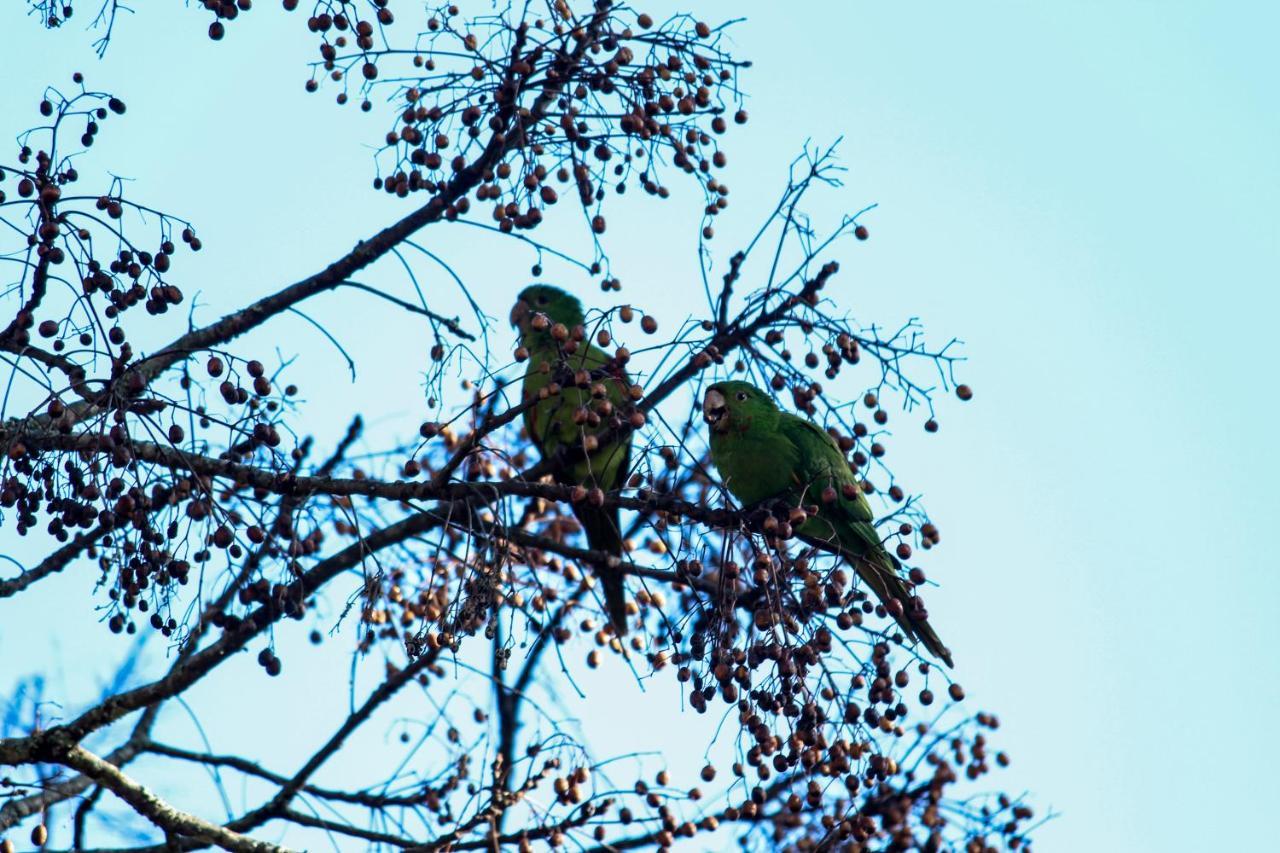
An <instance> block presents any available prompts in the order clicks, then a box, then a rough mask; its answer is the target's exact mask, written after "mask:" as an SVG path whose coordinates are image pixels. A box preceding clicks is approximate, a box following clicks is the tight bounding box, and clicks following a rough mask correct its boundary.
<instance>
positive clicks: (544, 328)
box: [511, 284, 631, 636]
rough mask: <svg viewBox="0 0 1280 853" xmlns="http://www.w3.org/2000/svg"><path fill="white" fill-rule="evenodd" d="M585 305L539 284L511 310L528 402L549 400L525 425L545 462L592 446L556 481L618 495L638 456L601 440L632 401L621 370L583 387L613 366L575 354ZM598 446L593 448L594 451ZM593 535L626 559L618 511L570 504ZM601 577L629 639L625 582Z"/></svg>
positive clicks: (617, 623)
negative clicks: (578, 377)
mask: <svg viewBox="0 0 1280 853" xmlns="http://www.w3.org/2000/svg"><path fill="white" fill-rule="evenodd" d="M583 319H584V318H583V314H582V303H580V302H579V301H578V300H577V299H576V298H575V297H573V296H571V295H570V294H568V293H565V292H564V291H563V290H561V289H560V288H558V287H552V286H550V285H545V284H534V285H530V286H529V287H526V288H525V289H524V290H522V291H521V292H520V295H519V297H517V298H516V304H515V305H514V306H513V307H512V309H511V325H513V326H516V327H517V328H518V329H519V330H520V345H521V346H523V347H524V348H525V349H526V350H528V354H529V362H528V364H529V370H528V372H527V373H526V374H525V377H524V388H523V396H524V399H526V400H529V399H533V398H535V397H539V396H540V395H543V396H544V399H543V400H542V401H541V402H539V403H538V404H537V405H535V406H533V407H531V408H529V409H526V410H525V413H524V425H525V428H526V429H527V430H528V432H529V438H530V439H531V440H532V441H533V443H534V445H536V446H537V448H538V452H539V453H541V454H542V457H543V458H544V459H549V458H551V457H552V456H554V455H555V454H556V452H557V451H559V450H560V449H561V448H562V447H577V446H583V445H584V444H585V445H588V447H587V449H588V451H589V453H588V454H587V456H586V457H584V458H583V459H582V460H581V461H579V462H576V463H574V464H573V465H572V466H570V467H568V468H567V469H565V470H561V471H557V472H555V477H556V480H557V481H558V482H560V483H563V484H565V485H575V486H586V487H587V488H591V487H592V486H595V487H598V488H600V489H602V490H603V491H606V492H609V491H613V490H614V489H617V488H619V487H620V486H621V485H622V484H623V482H624V480H625V478H626V476H627V471H628V467H629V462H630V457H631V439H630V436H629V435H628V437H627V438H625V439H621V440H615V441H610V442H604V443H599V437H600V436H602V435H604V434H605V433H608V432H609V431H610V429H611V424H610V419H611V417H615V416H616V415H617V413H620V412H621V411H622V410H623V408H624V405H625V404H626V403H627V402H628V401H629V394H630V384H631V383H630V381H629V380H628V378H627V375H626V373H625V372H624V371H623V370H622V369H621V368H620V367H616V366H615V367H614V369H613V370H612V371H611V373H610V375H609V376H607V377H602V378H596V379H592V380H591V381H590V383H589V384H588V385H587V387H579V386H578V385H577V384H576V382H575V377H574V374H575V373H578V372H581V371H591V370H595V369H597V368H600V367H603V366H605V365H608V364H610V363H611V362H612V361H613V360H612V359H611V358H610V357H609V356H608V355H606V354H605V352H604V351H603V350H601V349H600V348H598V347H595V346H592V345H591V342H590V341H588V340H586V339H585V338H584V339H583V340H581V341H578V342H577V343H576V350H575V351H574V352H572V353H568V352H566V351H565V350H566V348H568V349H573V347H574V344H573V341H572V338H573V335H572V330H573V329H574V327H575V326H581V325H582V324H583ZM552 382H554V383H556V384H557V385H559V386H560V388H561V391H560V393H558V394H551V395H547V394H546V389H547V387H548V386H549V385H550V384H551V383H552ZM592 444H597V445H598V446H595V447H594V448H592V447H590V446H589V445H592ZM570 506H571V507H572V508H573V514H574V515H575V516H577V518H578V522H579V523H580V524H581V525H582V528H583V530H584V531H585V532H586V535H587V544H588V545H590V547H591V550H593V551H603V552H605V553H608V554H611V555H613V556H615V557H619V558H621V556H622V533H621V528H620V527H619V522H618V508H617V507H598V506H594V505H592V504H591V503H590V502H589V501H575V502H574V503H572V504H571V505H570ZM596 577H597V578H598V579H599V580H600V584H601V586H602V587H603V588H604V600H605V607H606V609H607V610H608V613H609V621H610V622H612V623H613V628H614V631H615V632H616V633H617V634H618V635H619V636H621V635H623V634H625V633H626V632H627V597H626V586H625V584H624V582H623V576H622V574H620V573H614V572H611V571H608V570H607V569H604V568H598V569H597V571H596Z"/></svg>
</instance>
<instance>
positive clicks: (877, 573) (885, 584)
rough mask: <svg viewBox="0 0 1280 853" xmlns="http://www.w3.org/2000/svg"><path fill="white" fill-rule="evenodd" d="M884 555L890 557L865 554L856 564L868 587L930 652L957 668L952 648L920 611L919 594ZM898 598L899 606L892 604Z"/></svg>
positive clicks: (892, 559)
mask: <svg viewBox="0 0 1280 853" xmlns="http://www.w3.org/2000/svg"><path fill="white" fill-rule="evenodd" d="M883 556H884V557H888V560H887V561H882V560H876V559H875V558H874V557H861V558H858V559H856V560H855V561H854V563H853V565H854V567H855V568H856V569H857V570H858V574H859V575H860V576H861V577H862V579H863V580H864V581H866V582H867V586H869V587H871V590H872V591H873V592H874V593H875V594H876V595H877V596H878V597H879V598H880V601H881V603H882V604H884V606H885V609H886V610H888V611H889V612H890V614H892V615H893V618H894V619H895V620H897V622H898V624H899V625H901V626H902V630H903V631H905V632H906V633H907V636H908V637H912V638H915V639H918V640H919V641H920V642H922V643H924V647H925V648H926V649H928V650H929V654H931V655H933V656H934V657H936V658H938V659H939V660H941V661H943V662H944V663H946V665H947V666H950V667H954V666H955V664H954V663H952V662H951V650H950V649H948V648H947V647H946V646H944V645H943V644H942V638H941V637H939V636H938V632H937V631H935V630H933V626H932V625H930V624H929V620H928V618H927V617H924V616H922V615H920V614H919V612H918V608H917V607H916V606H915V604H914V602H915V593H914V592H912V591H911V588H910V587H908V586H907V584H906V582H905V581H903V580H902V578H901V577H900V576H899V575H898V572H897V566H898V561H897V560H895V559H894V558H893V557H890V556H889V555H887V554H885V555H883ZM885 562H889V563H890V565H884V564H883V563H885ZM894 599H896V600H897V605H896V606H895V605H891V604H890V601H892V600H894Z"/></svg>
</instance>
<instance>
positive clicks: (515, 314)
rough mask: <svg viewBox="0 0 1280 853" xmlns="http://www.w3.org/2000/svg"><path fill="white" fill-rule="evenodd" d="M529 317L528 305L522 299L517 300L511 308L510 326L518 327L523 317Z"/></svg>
mask: <svg viewBox="0 0 1280 853" xmlns="http://www.w3.org/2000/svg"><path fill="white" fill-rule="evenodd" d="M528 316H529V303H528V302H525V301H524V300H523V299H517V300H516V304H515V305H512V306H511V325H513V326H519V325H520V324H521V322H523V321H524V318H525V317H528Z"/></svg>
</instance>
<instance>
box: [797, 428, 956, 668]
mask: <svg viewBox="0 0 1280 853" xmlns="http://www.w3.org/2000/svg"><path fill="white" fill-rule="evenodd" d="M778 430H779V432H780V434H781V435H782V436H783V437H784V438H785V439H786V441H787V442H789V443H790V444H791V445H792V446H793V447H794V448H795V451H796V452H795V458H797V459H798V460H799V462H798V464H797V466H796V469H795V471H794V472H793V475H794V476H793V480H794V483H795V486H794V489H795V491H794V492H793V494H792V497H793V498H794V499H795V501H796V502H797V503H799V504H803V505H817V507H818V515H817V516H816V517H814V518H810V519H809V520H808V521H806V522H805V523H804V524H802V525H801V526H800V528H799V529H798V530H797V531H796V533H797V534H798V535H799V536H800V538H801V539H803V540H804V541H806V542H808V543H810V544H812V545H815V546H817V547H820V548H823V549H824V550H828V551H833V552H835V553H838V554H840V555H841V556H842V557H844V558H845V559H846V560H847V561H848V562H849V564H850V565H851V566H852V567H853V568H854V570H856V571H857V573H858V575H859V576H860V577H861V578H862V579H863V580H864V581H865V582H866V583H867V585H868V586H870V587H871V590H872V591H873V592H874V593H875V594H876V595H877V596H878V597H879V598H880V600H881V601H882V602H883V603H884V605H885V607H886V609H888V610H889V611H890V612H891V613H892V614H893V616H894V618H895V619H896V620H897V622H898V624H899V625H901V626H902V629H903V630H904V631H905V632H906V634H907V636H909V637H912V638H918V639H920V640H921V641H922V642H923V643H924V644H925V647H926V648H928V649H929V651H930V652H931V653H933V654H934V655H936V656H937V657H939V658H941V659H942V660H944V661H946V663H947V665H948V666H950V665H951V653H950V652H949V651H948V650H947V648H946V646H944V645H943V644H942V640H941V638H939V637H938V635H937V633H936V632H935V631H934V630H933V628H932V627H931V626H930V625H929V622H928V620H927V618H925V617H924V615H923V614H922V613H920V612H918V609H917V608H916V607H914V606H913V604H914V600H915V599H914V593H913V592H912V591H911V588H910V587H908V586H907V584H906V583H905V582H904V581H903V580H902V578H901V577H900V576H899V574H898V569H899V563H898V561H897V560H896V559H895V558H894V557H893V556H892V555H891V554H889V552H888V551H886V550H885V548H884V545H883V543H882V542H881V540H880V534H879V533H878V532H877V531H876V527H875V523H874V515H873V514H872V512H871V505H870V504H869V503H867V499H866V496H865V495H863V493H862V489H861V488H859V484H858V480H857V478H856V477H855V476H854V475H853V472H852V471H851V470H850V469H849V464H848V462H846V461H845V458H844V454H843V453H841V451H840V448H839V446H838V445H837V444H836V442H835V439H833V438H832V437H831V436H830V435H828V434H827V432H826V431H825V430H823V429H822V428H821V427H819V426H818V425H817V424H814V423H813V422H811V421H808V420H805V419H804V418H801V417H797V416H795V415H791V414H787V413H783V414H782V415H781V416H780V418H779V420H778ZM828 488H830V489H832V490H833V491H834V495H832V494H831V492H827V491H826V490H827V489H828ZM824 493H825V494H824ZM824 498H825V499H824ZM894 599H896V600H897V604H896V605H892V604H891V602H892V601H893V600H894Z"/></svg>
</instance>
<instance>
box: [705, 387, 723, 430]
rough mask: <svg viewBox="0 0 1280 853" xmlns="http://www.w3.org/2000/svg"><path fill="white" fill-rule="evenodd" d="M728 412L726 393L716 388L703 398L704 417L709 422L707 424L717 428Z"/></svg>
mask: <svg viewBox="0 0 1280 853" xmlns="http://www.w3.org/2000/svg"><path fill="white" fill-rule="evenodd" d="M728 414H729V409H728V407H726V406H725V404H724V395H723V394H721V393H720V392H719V391H717V390H716V389H714V388H712V389H710V390H709V391H707V396H706V397H704V398H703V400H702V419H703V420H704V421H706V422H707V425H708V426H709V427H711V428H712V429H715V428H716V425H717V424H719V423H720V422H721V421H722V420H724V419H725V417H726V416H727V415H728Z"/></svg>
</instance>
